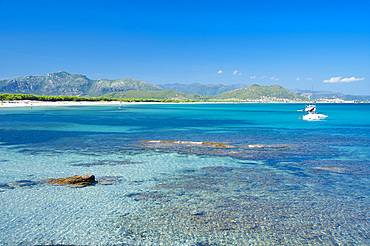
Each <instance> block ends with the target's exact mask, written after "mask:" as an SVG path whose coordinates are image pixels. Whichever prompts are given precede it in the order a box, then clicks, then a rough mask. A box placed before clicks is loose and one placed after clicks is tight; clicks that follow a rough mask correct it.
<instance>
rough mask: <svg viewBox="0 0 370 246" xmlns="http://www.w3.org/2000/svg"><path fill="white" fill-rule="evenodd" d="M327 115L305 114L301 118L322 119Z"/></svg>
mask: <svg viewBox="0 0 370 246" xmlns="http://www.w3.org/2000/svg"><path fill="white" fill-rule="evenodd" d="M327 117H328V116H327V115H324V114H306V115H304V116H303V117H302V119H303V120H324V119H326V118H327Z"/></svg>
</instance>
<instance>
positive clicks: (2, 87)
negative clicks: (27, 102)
mask: <svg viewBox="0 0 370 246" xmlns="http://www.w3.org/2000/svg"><path fill="white" fill-rule="evenodd" d="M128 90H162V88H160V87H158V86H156V85H152V84H149V83H147V82H144V81H140V80H135V79H118V80H107V79H99V80H91V79H88V78H87V77H86V76H85V75H81V74H69V73H67V72H58V73H49V74H47V75H46V76H40V75H36V76H27V77H21V78H16V79H9V80H1V81H0V93H23V94H36V95H66V96H102V95H103V94H106V93H110V92H116V91H128Z"/></svg>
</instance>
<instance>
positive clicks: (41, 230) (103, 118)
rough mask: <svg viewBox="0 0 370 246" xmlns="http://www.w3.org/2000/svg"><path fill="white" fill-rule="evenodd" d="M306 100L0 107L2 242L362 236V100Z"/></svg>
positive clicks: (368, 119)
mask: <svg viewBox="0 0 370 246" xmlns="http://www.w3.org/2000/svg"><path fill="white" fill-rule="evenodd" d="M302 108H303V105H299V104H147V105H139V104H130V105H127V106H125V107H124V108H123V109H121V110H119V109H118V105H117V106H96V107H93V106H75V107H33V109H32V110H31V109H30V108H29V107H27V108H2V109H0V166H1V169H0V207H1V210H0V244H1V245H51V244H64V245H276V244H283V245H307V244H308V245H366V244H370V233H369V231H370V227H369V225H370V219H369V212H368V211H369V210H370V209H369V205H370V190H369V187H370V180H369V179H370V175H369V174H370V165H369V160H370V150H369V146H370V144H369V139H370V138H369V137H370V130H369V129H370V113H369V110H370V105H369V104H345V105H343V104H320V105H318V109H319V111H320V112H322V113H324V114H327V115H329V118H328V119H327V120H324V121H319V122H307V121H303V120H301V119H299V118H300V117H302V112H297V109H302ZM177 141H183V142H177ZM200 142H203V144H200ZM76 174H77V175H83V174H94V175H95V177H96V179H97V180H109V181H111V182H112V184H111V185H100V184H97V185H95V186H91V187H85V188H70V187H66V186H51V185H48V184H45V183H42V182H38V181H39V180H42V179H47V178H60V177H69V176H73V175H76ZM22 180H23V181H22ZM24 180H26V181H24ZM17 181H22V182H18V183H17Z"/></svg>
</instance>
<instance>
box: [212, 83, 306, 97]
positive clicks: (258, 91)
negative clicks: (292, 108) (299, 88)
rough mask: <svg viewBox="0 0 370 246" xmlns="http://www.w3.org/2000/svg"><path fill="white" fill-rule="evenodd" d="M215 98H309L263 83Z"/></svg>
mask: <svg viewBox="0 0 370 246" xmlns="http://www.w3.org/2000/svg"><path fill="white" fill-rule="evenodd" d="M213 98H214V99H223V100H232V99H237V100H258V99H267V100H268V99H271V100H276V99H289V100H293V99H296V100H297V99H298V100H307V98H305V97H302V96H300V95H298V94H297V93H294V92H292V91H290V90H287V89H285V88H283V87H281V86H280V85H271V86H261V85H256V84H255V85H251V86H248V87H245V88H242V89H237V90H233V91H229V92H225V93H222V94H220V95H217V96H214V97H213Z"/></svg>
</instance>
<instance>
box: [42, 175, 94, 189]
mask: <svg viewBox="0 0 370 246" xmlns="http://www.w3.org/2000/svg"><path fill="white" fill-rule="evenodd" d="M45 181H49V182H50V184H52V185H72V186H76V187H83V186H87V185H94V184H95V176H94V175H91V174H90V175H74V176H73V177H66V178H58V179H53V178H51V179H46V180H45Z"/></svg>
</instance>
